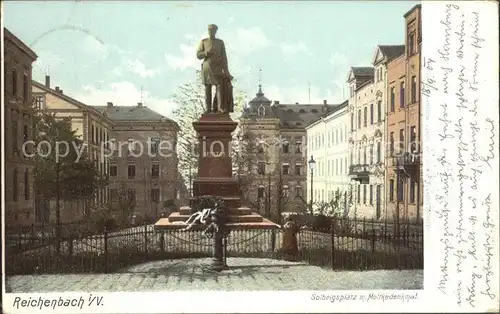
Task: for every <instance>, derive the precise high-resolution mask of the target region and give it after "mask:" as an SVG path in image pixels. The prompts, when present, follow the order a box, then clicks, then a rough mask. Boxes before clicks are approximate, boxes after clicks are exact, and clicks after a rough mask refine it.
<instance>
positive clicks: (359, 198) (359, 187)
mask: <svg viewBox="0 0 500 314" xmlns="http://www.w3.org/2000/svg"><path fill="white" fill-rule="evenodd" d="M358 204H361V185H358Z"/></svg>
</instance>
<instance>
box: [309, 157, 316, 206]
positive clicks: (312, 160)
mask: <svg viewBox="0 0 500 314" xmlns="http://www.w3.org/2000/svg"><path fill="white" fill-rule="evenodd" d="M314 168H316V161H315V160H314V158H313V156H312V155H311V159H310V160H309V170H311V200H310V203H309V210H310V211H311V215H312V213H313V182H314V180H313V176H314Z"/></svg>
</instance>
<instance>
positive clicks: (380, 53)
mask: <svg viewBox="0 0 500 314" xmlns="http://www.w3.org/2000/svg"><path fill="white" fill-rule="evenodd" d="M404 50H405V46H404V45H379V46H377V48H376V49H375V54H374V57H373V67H374V71H375V73H374V83H373V87H374V89H375V90H376V92H375V101H376V110H377V113H376V116H377V121H376V128H377V129H379V130H381V131H382V133H383V135H382V139H381V141H382V145H381V147H382V150H381V151H380V154H381V156H380V160H381V162H382V163H383V164H382V165H381V166H382V167H383V169H384V171H385V170H386V169H387V168H386V165H387V163H386V159H385V155H386V151H387V143H388V140H387V136H388V134H387V132H386V129H387V127H386V122H387V119H386V117H387V113H386V109H387V100H388V99H389V98H388V93H387V91H388V80H387V72H388V71H387V68H388V63H389V62H391V61H392V60H394V59H395V58H398V57H399V56H401V55H402V54H404ZM370 110H372V108H370ZM386 175H387V173H384V182H383V185H384V186H383V188H382V191H378V192H377V193H381V195H380V198H381V199H380V200H379V202H380V204H381V207H382V211H381V213H380V216H379V217H380V218H381V217H384V218H388V217H387V216H388V215H387V198H386V197H385V196H386V194H387V193H386V191H385V190H386V189H387V185H386V182H385V177H386ZM376 197H377V199H378V196H376Z"/></svg>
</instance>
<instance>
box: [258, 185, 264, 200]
mask: <svg viewBox="0 0 500 314" xmlns="http://www.w3.org/2000/svg"><path fill="white" fill-rule="evenodd" d="M257 198H264V187H263V186H262V185H261V186H259V188H258V189H257Z"/></svg>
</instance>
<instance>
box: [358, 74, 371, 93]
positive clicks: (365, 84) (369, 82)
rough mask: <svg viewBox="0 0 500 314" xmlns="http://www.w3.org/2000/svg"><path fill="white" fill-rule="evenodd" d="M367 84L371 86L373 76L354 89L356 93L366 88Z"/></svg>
mask: <svg viewBox="0 0 500 314" xmlns="http://www.w3.org/2000/svg"><path fill="white" fill-rule="evenodd" d="M369 84H373V76H372V78H371V79H369V80H368V81H366V82H364V83H363V84H361V85H359V86H358V88H356V91H358V90H360V89H362V88H363V87H366V86H367V85H369Z"/></svg>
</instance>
